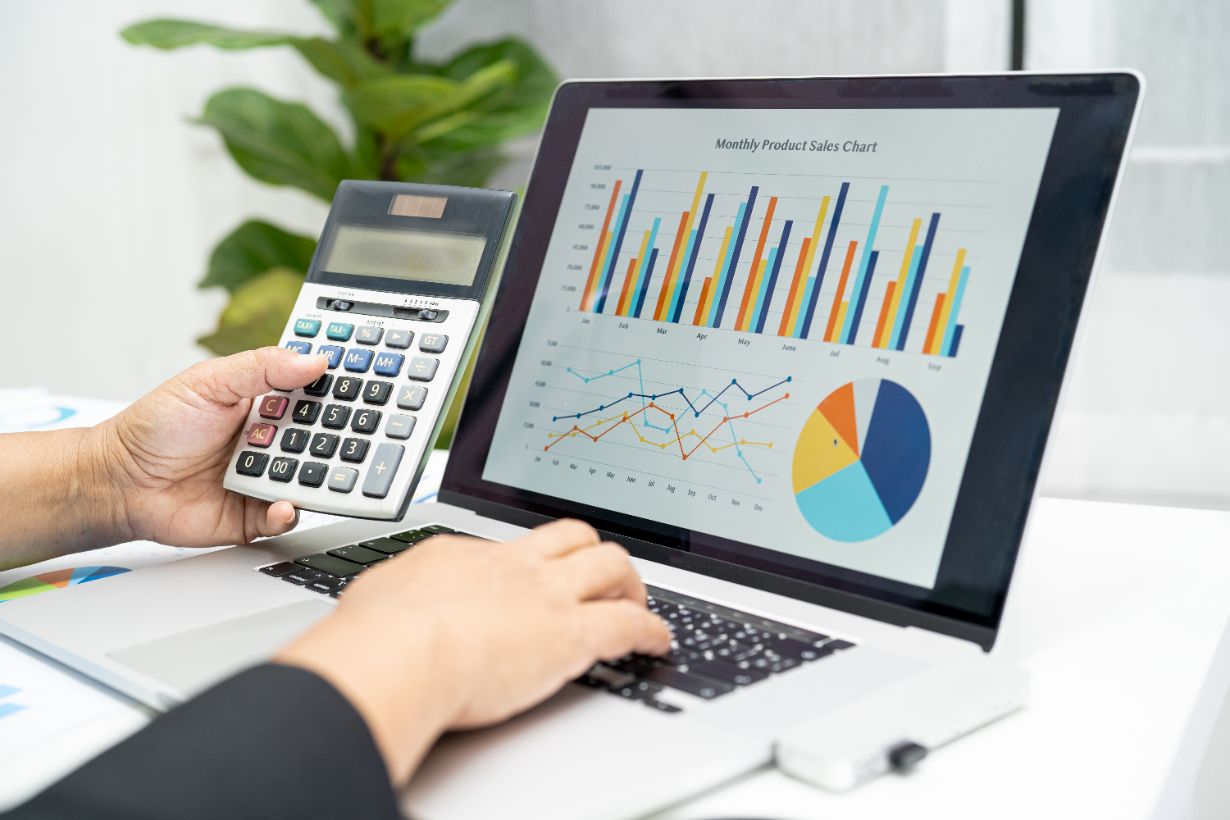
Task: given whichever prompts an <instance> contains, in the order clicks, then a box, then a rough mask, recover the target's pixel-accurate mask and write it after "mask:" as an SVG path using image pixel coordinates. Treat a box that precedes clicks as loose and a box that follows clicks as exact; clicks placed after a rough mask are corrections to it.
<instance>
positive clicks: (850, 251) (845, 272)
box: [824, 242, 858, 342]
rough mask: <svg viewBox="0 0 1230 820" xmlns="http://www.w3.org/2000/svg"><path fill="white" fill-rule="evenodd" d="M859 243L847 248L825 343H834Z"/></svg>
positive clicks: (825, 332)
mask: <svg viewBox="0 0 1230 820" xmlns="http://www.w3.org/2000/svg"><path fill="white" fill-rule="evenodd" d="M857 246H858V242H851V243H850V247H848V248H846V261H845V264H843V265H842V266H841V279H839V280H838V281H837V293H836V294H835V295H834V296H833V309H832V310H831V311H829V323H828V325H827V326H826V327H825V328H824V341H826V342H831V341H833V326H834V325H836V324H837V314H838V312H840V311H841V294H842V291H844V290H845V289H846V280H847V279H849V278H850V265H851V263H853V262H854V250H855V248H856V247H857Z"/></svg>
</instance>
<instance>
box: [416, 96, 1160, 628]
mask: <svg viewBox="0 0 1230 820" xmlns="http://www.w3.org/2000/svg"><path fill="white" fill-rule="evenodd" d="M1139 95H1140V82H1139V78H1138V77H1137V76H1136V75H1134V74H1132V73H1130V72H1122V73H1120V72H1116V73H1098V74H1047V75H1043V74H1003V75H965V76H951V75H950V76H902V77H833V78H789V79H716V80H637V81H581V82H569V83H565V84H564V85H562V86H560V88H559V89H558V91H557V92H556V95H555V99H554V101H553V103H552V107H551V112H550V116H549V118H548V121H547V125H546V128H545V130H544V132H543V137H542V142H541V144H540V147H539V150H538V155H537V159H536V161H535V165H534V170H533V173H532V175H531V178H530V182H529V186H528V188H527V190H526V197H525V203H524V207H523V211H522V214H521V218H520V222H519V224H518V226H517V231H516V235H515V237H514V239H513V241H512V244H511V247H510V250H509V255H508V260H507V263H506V266H505V269H504V273H503V277H502V280H501V283H500V287H499V292H498V295H497V297H496V300H495V302H494V308H493V310H492V313H491V319H490V323H489V326H488V328H487V330H486V337H485V340H484V343H483V346H482V349H481V351H480V353H479V356H478V358H477V361H476V362H475V368H474V376H473V379H472V383H471V387H470V391H469V394H468V396H467V399H466V403H465V406H464V409H463V413H462V416H461V422H460V424H459V427H458V432H457V435H456V436H455V438H454V440H453V447H452V452H451V454H450V458H449V462H448V467H447V469H446V472H445V475H444V479H443V482H442V486H441V490H440V496H439V497H440V500H441V501H443V502H447V503H450V504H453V505H456V506H459V507H464V508H467V509H471V510H474V511H475V512H478V513H479V514H482V515H486V516H489V517H492V518H495V519H498V520H501V521H506V522H509V523H513V524H519V525H524V526H533V525H536V524H538V523H542V522H545V521H548V520H552V519H554V518H559V517H563V516H573V517H579V518H582V519H585V520H587V521H589V522H590V523H591V524H593V525H594V526H595V527H596V528H597V529H598V530H599V532H601V533H602V535H603V537H605V538H610V539H612V540H616V541H619V542H620V543H622V544H624V545H625V546H626V547H627V548H628V550H629V551H630V552H631V553H632V554H633V555H635V556H637V557H639V558H643V559H646V560H649V561H655V562H659V563H665V564H670V565H673V566H677V567H680V568H683V569H687V570H691V571H694V572H699V573H702V574H705V575H708V576H713V577H717V578H721V579H724V580H728V581H733V582H735V583H740V584H745V585H748V586H751V587H755V588H758V589H763V590H766V591H769V592H774V593H778V594H781V595H786V596H789V597H792V598H797V599H800V600H804V601H808V602H811V603H815V604H820V605H823V606H830V607H834V608H837V609H841V610H844V611H848V612H851V613H853V614H856V615H862V616H865V617H872V618H876V619H877V620H881V621H886V622H889V623H895V624H900V625H903V626H917V627H920V628H924V629H929V630H932V631H936V632H940V633H944V634H948V635H952V636H955V637H958V638H962V639H965V640H969V641H972V642H975V643H977V644H979V645H980V646H982V647H983V648H985V649H990V647H991V645H992V644H993V643H994V641H995V636H996V633H997V631H998V628H999V624H1000V619H1001V616H1002V613H1003V607H1004V601H1005V598H1006V595H1007V591H1008V586H1009V584H1010V582H1011V579H1012V572H1013V568H1014V566H1015V564H1016V558H1017V553H1018V550H1019V548H1020V543H1021V539H1022V536H1023V533H1024V527H1025V522H1026V517H1027V514H1028V511H1029V507H1030V505H1031V502H1032V499H1033V496H1034V491H1035V487H1036V484H1037V481H1038V475H1039V471H1040V468H1041V464H1042V456H1043V452H1044V450H1045V446H1046V441H1047V437H1048V434H1049V432H1050V428H1051V424H1052V419H1053V416H1054V412H1055V409H1056V405H1057V402H1058V399H1059V394H1060V390H1061V386H1062V382H1063V377H1064V373H1065V370H1066V366H1067V362H1068V358H1069V355H1070V353H1071V349H1072V342H1073V338H1074V335H1075V332H1076V328H1077V320H1078V317H1079V315H1080V310H1081V306H1082V304H1083V303H1084V300H1085V295H1086V292H1087V289H1088V284H1089V280H1090V276H1091V274H1092V271H1093V268H1094V264H1095V256H1096V253H1097V249H1098V244H1099V240H1100V238H1101V235H1102V232H1103V229H1104V227H1105V223H1106V218H1107V213H1108V210H1109V206H1110V203H1111V200H1112V195H1113V193H1114V190H1115V185H1116V181H1117V178H1118V176H1119V171H1120V167H1121V164H1122V162H1123V155H1124V151H1125V150H1126V146H1127V143H1128V139H1129V135H1130V131H1131V124H1132V121H1133V115H1134V112H1135V109H1136V104H1137V100H1138V97H1139ZM611 107H628V108H649V107H666V108H684V107H697V108H729V107H747V108H766V109H780V108H817V109H826V108H856V109H857V108H880V109H883V108H898V109H902V108H1020V107H1042V108H1052V109H1058V117H1057V119H1056V124H1055V131H1054V134H1053V137H1052V141H1051V149H1050V152H1049V154H1048V156H1047V159H1046V162H1045V166H1044V169H1043V173H1042V179H1041V182H1040V184H1039V188H1038V195H1037V199H1036V201H1035V203H1034V208H1033V212H1032V214H1031V217H1030V223H1029V229H1028V233H1027V236H1026V239H1025V243H1024V247H1023V249H1022V253H1021V258H1020V262H1019V266H1018V271H1017V276H1016V279H1015V282H1014V284H1013V288H1012V292H1011V296H1010V298H1009V303H1008V309H1007V313H1006V317H1005V320H1004V325H1003V329H1002V331H1001V334H1000V339H999V344H998V346H997V349H996V352H995V356H994V360H993V364H992V367H991V372H990V376H989V378H988V381H987V386H986V391H985V394H984V397H983V400H982V406H981V409H980V412H979V416H978V421H977V424H976V427H975V431H974V436H973V441H972V444H971V447H970V452H969V456H968V459H967V462H966V469H965V474H964V477H963V478H962V481H961V484H960V489H959V491H958V494H957V500H956V505H955V509H954V513H953V517H952V524H951V526H950V528H949V531H948V535H947V539H946V541H945V545H944V551H943V555H942V558H941V561H940V567H939V571H938V574H937V577H936V583H935V585H934V586H933V587H932V588H930V589H926V588H922V587H916V586H912V585H908V584H903V583H900V582H896V581H890V580H887V579H884V578H881V577H878V576H874V575H869V574H866V573H861V572H856V571H853V570H848V569H844V568H842V567H837V566H835V565H829V564H822V563H820V562H816V561H808V560H806V559H801V558H796V557H793V556H789V555H785V554H783V553H779V552H775V551H772V550H766V549H764V548H761V547H755V546H753V545H749V544H745V543H741V542H733V541H729V540H726V539H723V538H720V537H717V536H713V535H708V534H705V533H700V532H696V531H693V530H688V529H684V528H680V527H671V526H666V525H663V524H660V523H658V522H651V521H646V520H644V519H640V518H636V517H633V516H629V515H625V514H622V513H617V512H614V511H611V510H607V509H601V508H596V507H592V506H589V505H585V504H580V503H576V502H573V501H569V500H566V499H561V498H558V497H555V496H549V495H545V494H541V493H536V492H531V491H527V490H523V489H520V488H516V487H511V486H508V485H503V484H498V483H495V482H490V481H486V480H484V479H483V478H482V473H483V468H484V464H485V462H486V459H487V454H488V451H489V449H490V445H491V441H492V437H493V435H494V432H495V426H496V421H497V418H498V416H499V412H500V409H501V408H502V406H503V403H504V396H505V393H506V390H507V387H508V381H509V377H510V374H511V371H512V366H513V361H514V359H515V357H516V355H517V351H518V348H519V346H520V343H521V336H522V332H523V330H524V327H525V322H526V318H527V314H528V311H529V307H530V303H531V301H532V298H533V294H534V292H535V290H536V288H537V284H538V272H539V270H540V268H541V265H542V260H543V258H544V256H545V254H546V250H547V245H548V242H549V240H550V237H551V234H552V232H553V230H554V227H555V222H556V215H557V211H558V207H559V203H560V200H561V198H562V196H563V192H564V188H565V184H566V182H567V180H568V176H569V173H570V172H571V169H572V163H573V158H574V155H575V152H576V148H577V144H578V140H579V138H580V135H581V130H582V127H583V125H584V122H585V118H586V114H587V112H588V111H589V110H590V109H591V108H611ZM1074 226H1081V227H1079V228H1076V227H1074Z"/></svg>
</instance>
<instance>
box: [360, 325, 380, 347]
mask: <svg viewBox="0 0 1230 820" xmlns="http://www.w3.org/2000/svg"><path fill="white" fill-rule="evenodd" d="M383 335H384V328H382V327H376V326H375V325H363V327H361V328H359V331H358V332H357V333H355V335H354V340H355V341H356V342H358V343H359V344H361V345H378V344H380V337H381V336H383Z"/></svg>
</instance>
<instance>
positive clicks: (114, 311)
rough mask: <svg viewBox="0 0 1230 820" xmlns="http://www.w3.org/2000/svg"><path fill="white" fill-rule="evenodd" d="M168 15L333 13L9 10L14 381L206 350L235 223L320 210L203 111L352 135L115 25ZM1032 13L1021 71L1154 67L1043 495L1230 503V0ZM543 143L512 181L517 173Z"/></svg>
mask: <svg viewBox="0 0 1230 820" xmlns="http://www.w3.org/2000/svg"><path fill="white" fill-rule="evenodd" d="M155 16H171V17H191V18H201V19H210V20H214V21H217V22H221V23H226V24H229V25H235V26H246V27H252V28H260V27H266V28H275V29H280V30H291V31H296V32H305V33H314V32H321V31H324V26H323V24H322V22H321V20H320V19H319V17H318V16H317V14H316V12H315V9H314V8H313V7H312V6H310V5H309V4H308V3H307V2H306V1H305V0H247V1H246V2H237V1H236V0H232V2H221V3H212V4H201V3H199V2H198V3H191V2H187V1H186V0H108V2H106V3H99V2H97V1H96V0H41V2H39V3H21V4H17V3H6V4H4V5H3V6H0V77H2V78H3V80H2V81H0V116H2V119H0V123H2V124H0V238H2V243H0V248H2V249H3V250H2V255H0V258H2V259H3V260H4V264H3V266H2V267H0V281H2V282H3V283H4V287H3V292H2V293H0V339H2V340H3V346H4V349H5V350H6V351H7V355H6V356H5V357H4V363H3V365H0V387H20V386H34V385H45V386H48V387H50V388H52V389H53V390H56V391H60V392H64V393H71V394H77V395H89V396H100V397H108V398H117V399H126V398H131V397H134V396H136V395H139V394H140V393H141V392H143V391H145V390H146V389H148V388H149V387H151V386H153V385H154V384H155V383H157V382H158V381H161V380H162V379H163V378H165V377H167V376H168V375H170V374H172V373H174V372H175V371H176V370H178V369H180V368H182V367H185V366H187V365H189V364H191V363H192V362H194V361H197V360H199V359H201V358H203V357H204V355H205V354H204V352H203V351H202V350H201V349H200V348H198V347H197V346H196V345H195V344H194V342H193V340H194V339H195V338H196V337H197V336H199V335H201V334H202V333H205V332H208V331H209V330H211V329H212V327H213V323H214V321H215V318H216V316H217V313H218V311H219V309H220V307H221V305H222V295H221V294H220V293H218V292H212V291H200V290H197V289H196V287H195V282H196V281H197V279H199V278H200V276H201V274H202V272H203V270H204V265H205V260H206V257H207V255H208V253H209V250H210V249H211V248H212V246H213V244H214V243H215V242H216V241H217V240H218V239H219V238H220V237H221V236H222V235H224V234H225V233H226V232H227V231H229V230H230V229H231V228H232V227H233V226H234V225H235V224H236V223H237V222H238V221H239V220H240V219H241V218H246V217H250V216H256V217H264V218H272V219H273V220H274V221H276V222H279V223H281V224H284V225H285V226H287V227H289V228H292V229H299V230H302V231H304V232H306V233H315V232H317V231H318V230H319V227H320V224H321V221H322V220H323V217H324V212H325V208H324V207H323V206H322V205H321V204H319V203H318V202H315V201H313V200H312V199H310V198H309V197H308V196H306V195H304V194H301V193H299V192H297V191H294V190H291V189H286V188H271V187H267V186H264V185H261V184H259V183H255V182H253V181H251V180H250V179H248V178H246V177H244V176H243V175H242V173H241V172H240V171H239V170H238V169H237V168H236V167H235V165H234V164H233V163H232V162H231V161H230V160H229V158H228V157H227V156H226V154H225V151H224V149H223V148H222V145H221V142H220V140H219V139H218V138H217V137H216V136H215V135H214V134H213V133H212V132H209V131H207V130H205V129H202V128H198V127H194V126H192V125H191V118H192V117H193V116H194V115H196V114H199V112H200V110H201V105H202V103H203V101H204V100H205V98H206V97H207V96H208V94H209V93H210V92H212V91H215V90H217V89H218V88H221V87H223V86H226V85H251V86H255V87H258V88H262V89H264V90H266V91H269V92H270V93H273V94H275V95H276V96H279V97H283V98H287V99H298V100H303V101H305V102H307V103H308V104H309V105H311V106H312V107H313V108H314V109H315V110H316V111H317V112H319V113H321V114H322V115H323V116H324V117H325V118H326V119H327V120H329V121H330V122H331V123H332V124H334V125H335V126H336V127H337V128H338V129H339V130H340V131H341V132H342V133H346V130H347V123H346V118H345V117H344V116H342V114H341V111H340V109H339V107H338V105H337V102H336V100H335V99H334V97H333V95H334V91H333V89H332V88H331V87H330V86H328V85H327V84H326V83H325V82H324V81H323V80H321V79H319V78H318V77H317V76H316V75H315V74H314V73H313V72H312V71H311V69H309V68H308V67H307V66H305V65H304V64H303V63H302V62H301V61H300V60H299V59H298V57H297V56H296V55H294V54H293V53H292V52H290V51H289V50H287V49H272V50H263V51H255V52H238V53H220V52H217V51H213V50H210V49H205V48H196V49H189V50H185V51H180V52H174V53H170V54H168V53H163V52H156V51H153V50H150V49H136V48H133V47H130V46H128V45H127V44H125V43H124V42H122V41H121V40H120V39H119V37H118V35H117V32H118V31H119V30H120V29H121V28H122V27H123V26H124V25H126V24H128V23H131V22H134V21H136V20H140V19H144V18H148V17H155ZM1012 17H1013V14H1012V8H1011V5H1010V0H761V1H760V2H758V3H755V4H748V3H746V2H742V0H740V1H739V2H736V1H735V0H671V1H670V2H663V0H652V1H651V0H619V1H618V2H615V0H608V1H607V2H598V0H589V2H575V1H574V2H567V1H566V0H457V2H456V4H455V5H454V6H453V7H452V8H450V9H449V10H448V11H447V12H446V13H445V14H444V15H443V16H442V17H441V18H440V19H439V20H437V21H436V22H435V23H433V24H432V25H431V26H430V28H429V29H427V30H426V31H425V32H424V33H423V36H422V40H421V45H420V47H421V48H422V49H423V51H424V52H425V54H426V55H427V56H443V55H445V54H447V53H449V52H451V51H453V50H455V49H456V48H457V47H459V46H461V45H462V44H468V43H471V42H473V41H475V40H480V39H485V38H490V37H496V36H500V35H505V34H518V35H520V36H523V37H525V38H526V39H528V40H530V41H531V42H533V43H534V44H535V45H536V46H538V48H539V49H540V50H541V51H542V52H543V54H544V55H545V56H546V57H547V58H548V59H549V60H550V61H551V62H552V63H553V64H554V65H555V67H556V69H557V70H558V72H559V73H560V74H561V75H562V76H565V77H620V76H630V77H635V76H664V75H712V74H828V73H889V72H903V73H904V72H936V71H995V70H1003V69H1006V68H1008V67H1009V65H1010V48H1009V43H1010V42H1011V24H1012ZM646 21H652V25H647V24H646ZM1024 33H1025V35H1026V37H1025V50H1024V65H1025V67H1026V68H1028V69H1032V70H1052V69H1078V68H1095V67H1118V66H1131V67H1135V68H1139V69H1141V70H1142V71H1144V73H1145V74H1146V76H1147V77H1148V81H1149V90H1148V93H1147V94H1146V102H1145V111H1144V117H1143V119H1142V121H1141V125H1140V128H1139V131H1138V134H1137V140H1136V147H1135V150H1134V151H1133V154H1132V157H1131V159H1130V162H1129V168H1128V172H1127V177H1126V181H1125V185H1124V189H1123V191H1122V196H1121V198H1120V205H1119V210H1118V215H1117V217H1116V219H1115V221H1114V223H1113V225H1112V228H1111V232H1110V237H1109V240H1108V244H1107V246H1106V247H1105V252H1104V254H1103V260H1104V261H1103V266H1102V271H1101V281H1100V283H1099V285H1098V287H1097V289H1096V290H1095V292H1094V294H1093V296H1092V298H1091V303H1090V309H1089V312H1088V314H1087V316H1088V322H1087V325H1086V327H1085V331H1084V336H1083V340H1082V345H1081V348H1080V349H1079V351H1078V353H1077V356H1076V359H1075V365H1074V368H1075V370H1074V374H1073V381H1072V385H1071V389H1070V390H1069V394H1068V400H1067V405H1066V408H1065V410H1064V413H1063V415H1062V417H1061V419H1060V423H1059V425H1058V428H1057V431H1056V434H1055V435H1056V439H1055V447H1054V449H1053V451H1052V457H1051V462H1050V465H1049V469H1048V473H1047V475H1046V477H1045V483H1044V491H1046V492H1049V493H1052V494H1060V495H1070V496H1078V497H1089V498H1103V499H1120V500H1130V501H1139V502H1146V503H1175V504H1189V505H1197V506H1218V507H1227V508H1230V322H1228V321H1227V320H1226V319H1225V315H1226V306H1227V304H1230V261H1228V260H1230V217H1227V213H1230V93H1227V91H1226V90H1225V89H1224V88H1223V83H1224V81H1225V78H1227V77H1230V50H1227V49H1225V48H1223V43H1224V42H1225V41H1226V39H1227V37H1230V4H1227V3H1225V2H1224V0H1186V2H1184V3H1177V4H1159V3H1154V2H1148V1H1147V0H1026V3H1025V27H1024ZM533 150H534V144H533V141H532V140H530V141H526V142H524V143H522V144H519V145H518V146H516V147H515V149H514V151H513V153H514V161H513V162H512V163H510V164H509V166H508V167H507V168H506V169H505V170H504V171H503V172H502V174H501V177H500V179H499V180H497V182H498V183H500V184H503V185H507V186H519V185H521V184H523V182H524V179H525V175H526V173H527V171H528V166H529V161H530V158H531V157H532V155H533Z"/></svg>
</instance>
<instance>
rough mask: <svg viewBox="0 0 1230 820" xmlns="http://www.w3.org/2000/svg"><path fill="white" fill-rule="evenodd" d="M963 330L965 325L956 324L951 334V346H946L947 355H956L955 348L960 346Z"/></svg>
mask: <svg viewBox="0 0 1230 820" xmlns="http://www.w3.org/2000/svg"><path fill="white" fill-rule="evenodd" d="M964 332H965V325H957V326H956V328H954V330H953V334H952V347H950V348H948V355H949V356H956V355H957V348H958V347H960V346H961V334H962V333H964Z"/></svg>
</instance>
